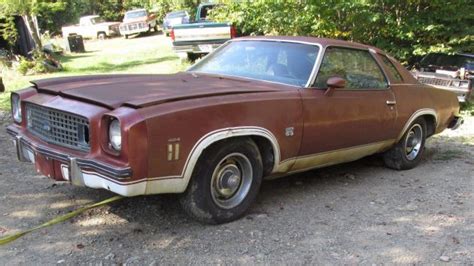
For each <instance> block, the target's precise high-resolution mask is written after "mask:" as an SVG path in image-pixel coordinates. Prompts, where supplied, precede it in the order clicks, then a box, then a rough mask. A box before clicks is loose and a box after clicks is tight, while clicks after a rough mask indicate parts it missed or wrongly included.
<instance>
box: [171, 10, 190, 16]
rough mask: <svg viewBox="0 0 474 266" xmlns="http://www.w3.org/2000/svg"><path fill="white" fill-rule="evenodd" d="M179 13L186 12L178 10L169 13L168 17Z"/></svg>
mask: <svg viewBox="0 0 474 266" xmlns="http://www.w3.org/2000/svg"><path fill="white" fill-rule="evenodd" d="M179 13H186V10H176V11H173V12H169V13H168V14H166V15H170V14H179Z"/></svg>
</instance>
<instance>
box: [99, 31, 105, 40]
mask: <svg viewBox="0 0 474 266" xmlns="http://www.w3.org/2000/svg"><path fill="white" fill-rule="evenodd" d="M105 38H107V35H106V34H105V32H99V33H98V34H97V39H99V40H101V41H102V40H105Z"/></svg>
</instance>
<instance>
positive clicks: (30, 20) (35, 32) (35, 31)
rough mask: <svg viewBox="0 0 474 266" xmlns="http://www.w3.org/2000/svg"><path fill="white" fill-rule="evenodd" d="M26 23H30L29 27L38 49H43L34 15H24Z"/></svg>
mask: <svg viewBox="0 0 474 266" xmlns="http://www.w3.org/2000/svg"><path fill="white" fill-rule="evenodd" d="M24 18H25V20H26V23H27V24H28V28H29V29H30V32H31V37H33V42H34V43H35V45H36V49H41V47H42V45H41V39H40V37H39V35H38V29H37V28H36V24H35V23H34V21H33V17H32V16H31V15H30V14H28V15H25V16H24Z"/></svg>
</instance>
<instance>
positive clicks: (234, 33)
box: [230, 26, 237, 38]
mask: <svg viewBox="0 0 474 266" xmlns="http://www.w3.org/2000/svg"><path fill="white" fill-rule="evenodd" d="M235 37H237V30H236V29H235V27H234V26H230V38H235Z"/></svg>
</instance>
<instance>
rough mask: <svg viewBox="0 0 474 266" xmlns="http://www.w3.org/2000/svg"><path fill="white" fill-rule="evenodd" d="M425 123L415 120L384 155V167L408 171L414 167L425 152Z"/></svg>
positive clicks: (421, 119) (422, 120)
mask: <svg viewBox="0 0 474 266" xmlns="http://www.w3.org/2000/svg"><path fill="white" fill-rule="evenodd" d="M425 141H426V121H425V119H423V118H421V117H420V118H418V119H416V120H415V121H414V122H413V123H411V125H410V126H409V127H408V130H407V131H406V132H405V134H404V135H403V137H402V138H401V139H400V141H399V142H398V143H397V144H396V145H395V146H394V147H392V148H391V149H390V150H388V151H387V152H385V153H384V156H383V158H384V162H385V165H386V166H387V167H389V168H392V169H396V170H408V169H412V168H414V167H416V166H417V165H418V164H419V163H420V161H421V157H422V154H423V151H424V150H425Z"/></svg>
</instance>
